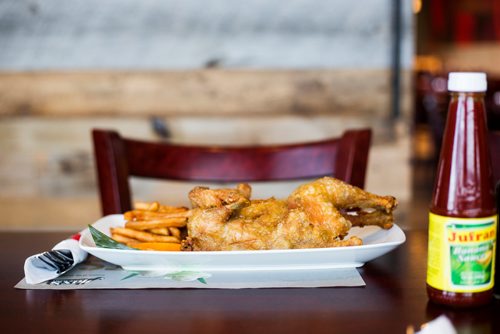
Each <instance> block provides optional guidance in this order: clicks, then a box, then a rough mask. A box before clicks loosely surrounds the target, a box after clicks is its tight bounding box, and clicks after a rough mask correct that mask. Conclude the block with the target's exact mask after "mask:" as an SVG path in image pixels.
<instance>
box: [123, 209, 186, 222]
mask: <svg viewBox="0 0 500 334" xmlns="http://www.w3.org/2000/svg"><path fill="white" fill-rule="evenodd" d="M189 215H190V211H189V210H186V209H183V210H179V211H175V212H152V211H144V210H132V211H127V212H125V214H124V218H125V220H128V221H133V220H152V219H168V218H187V217H189Z"/></svg>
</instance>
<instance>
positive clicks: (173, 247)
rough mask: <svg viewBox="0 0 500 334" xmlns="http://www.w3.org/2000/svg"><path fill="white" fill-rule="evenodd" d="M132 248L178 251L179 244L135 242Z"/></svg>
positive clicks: (179, 248)
mask: <svg viewBox="0 0 500 334" xmlns="http://www.w3.org/2000/svg"><path fill="white" fill-rule="evenodd" d="M134 248H137V249H141V250H155V251H180V250H181V244H179V243H171V242H142V243H138V244H135V245H134Z"/></svg>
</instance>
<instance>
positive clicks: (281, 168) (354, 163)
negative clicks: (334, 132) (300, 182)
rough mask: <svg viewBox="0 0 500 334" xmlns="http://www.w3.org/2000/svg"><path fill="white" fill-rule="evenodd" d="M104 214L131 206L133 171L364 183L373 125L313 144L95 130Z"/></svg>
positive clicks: (174, 176) (175, 176)
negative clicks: (204, 142) (177, 140)
mask: <svg viewBox="0 0 500 334" xmlns="http://www.w3.org/2000/svg"><path fill="white" fill-rule="evenodd" d="M92 136H93V141H94V155H95V162H96V167H97V175H98V182H99V191H100V200H101V208H102V214H103V215H108V214H114V213H123V212H125V211H128V210H130V209H131V191H130V186H129V180H128V178H129V176H139V177H147V178H158V179H166V180H185V181H206V182H209V181H210V182H250V181H274V180H293V179H305V178H314V177H321V176H326V175H328V176H334V177H336V178H338V179H341V180H343V181H345V182H348V183H351V184H353V185H356V186H358V187H361V188H363V187H364V183H365V174H366V167H367V162H368V151H369V148H370V141H371V130H369V129H363V130H352V131H346V132H345V133H344V134H343V135H342V136H341V137H339V138H333V139H329V140H323V141H318V142H312V143H302V144H294V145H270V146H250V147H232V146H228V147H221V146H188V145H176V144H168V143H161V142H147V141H141V140H135V139H128V138H123V137H121V136H120V135H119V134H118V133H117V132H115V131H109V130H97V129H94V130H93V131H92Z"/></svg>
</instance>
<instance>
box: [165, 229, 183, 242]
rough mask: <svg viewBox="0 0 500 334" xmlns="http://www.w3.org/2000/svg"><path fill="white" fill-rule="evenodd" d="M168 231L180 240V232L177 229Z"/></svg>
mask: <svg viewBox="0 0 500 334" xmlns="http://www.w3.org/2000/svg"><path fill="white" fill-rule="evenodd" d="M168 231H169V232H170V234H171V235H173V236H174V237H176V238H177V239H179V240H181V231H180V230H179V229H178V228H177V227H169V228H168Z"/></svg>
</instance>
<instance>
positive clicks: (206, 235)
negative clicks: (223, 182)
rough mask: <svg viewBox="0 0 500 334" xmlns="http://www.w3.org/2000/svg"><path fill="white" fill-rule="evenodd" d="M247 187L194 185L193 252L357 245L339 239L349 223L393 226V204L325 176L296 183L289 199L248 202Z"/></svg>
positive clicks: (190, 224)
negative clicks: (220, 187) (300, 183)
mask: <svg viewBox="0 0 500 334" xmlns="http://www.w3.org/2000/svg"><path fill="white" fill-rule="evenodd" d="M250 194H251V188H250V186H249V185H247V184H240V185H238V187H237V188H236V189H213V190H212V189H209V188H206V187H196V188H195V189H193V190H192V191H191V192H190V193H189V198H190V200H191V202H192V204H193V207H194V209H193V210H191V216H190V218H189V220H188V224H187V228H188V235H189V237H188V239H187V243H188V244H189V246H190V247H191V248H192V249H193V250H205V251H209V250H211V251H216V250H259V249H291V248H319V247H337V246H351V245H361V244H362V240H361V239H359V238H357V237H351V238H350V239H348V240H343V238H344V236H345V235H346V234H347V233H348V231H349V229H350V228H351V226H352V225H358V226H363V225H379V226H381V227H383V228H390V227H391V226H392V222H393V217H392V211H393V209H394V208H395V207H396V205H397V202H396V200H395V198H394V197H392V196H377V195H374V194H371V193H368V192H365V191H363V190H361V189H359V188H357V187H354V186H351V185H348V184H346V183H344V182H342V181H340V180H337V179H334V178H331V177H324V178H321V179H319V180H316V181H314V182H310V183H307V184H304V185H302V186H300V187H298V188H297V189H296V190H295V191H294V192H293V193H292V194H291V195H290V196H289V197H288V199H287V200H278V199H275V198H270V199H266V200H250Z"/></svg>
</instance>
